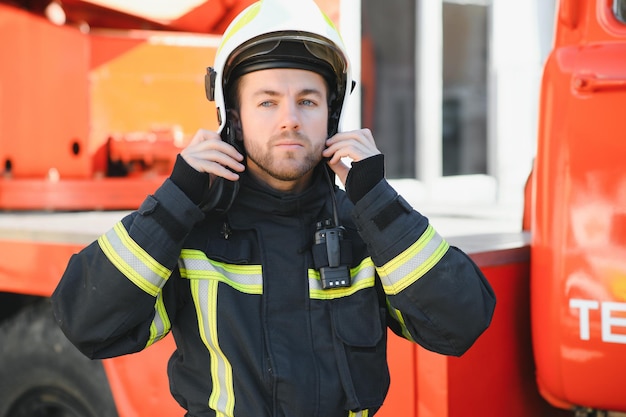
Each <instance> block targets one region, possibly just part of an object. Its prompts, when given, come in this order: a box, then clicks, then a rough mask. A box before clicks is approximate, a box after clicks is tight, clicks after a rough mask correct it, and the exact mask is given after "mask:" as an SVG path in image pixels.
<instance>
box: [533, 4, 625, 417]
mask: <svg viewBox="0 0 626 417" xmlns="http://www.w3.org/2000/svg"><path fill="white" fill-rule="evenodd" d="M625 14H626V0H562V1H561V2H560V4H559V10H558V13H557V15H558V20H557V28H556V32H555V45H554V49H553V51H552V53H551V55H550V56H549V58H548V60H547V63H546V66H545V72H544V75H543V83H542V91H541V102H540V114H539V137H538V147H537V158H536V167H535V169H536V171H535V174H536V175H535V178H534V187H535V190H536V193H535V201H534V206H533V207H534V209H533V216H532V217H533V220H532V222H533V224H532V225H531V228H532V230H533V233H532V252H531V265H532V266H531V274H532V275H531V300H532V301H531V302H532V307H531V308H532V326H533V329H532V330H533V332H532V336H533V348H534V353H535V358H536V365H537V382H538V385H539V389H540V391H541V393H542V395H543V396H544V397H545V398H546V399H547V400H548V401H549V402H550V403H552V404H553V405H556V406H559V407H563V408H574V407H578V406H580V407H585V408H591V409H596V410H609V411H626V396H625V395H624V386H625V384H626V373H624V369H625V368H626V111H625V110H626V23H625V22H626V17H625Z"/></svg>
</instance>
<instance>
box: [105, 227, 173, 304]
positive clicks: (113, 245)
mask: <svg viewBox="0 0 626 417" xmlns="http://www.w3.org/2000/svg"><path fill="white" fill-rule="evenodd" d="M98 244H99V245H100V248H101V249H102V251H103V252H104V254H105V255H106V257H107V258H108V259H109V261H111V263H112V264H113V265H115V267H116V268H117V269H118V270H119V271H120V272H121V273H122V274H124V276H125V277H126V278H128V279H129V280H130V281H132V282H133V284H135V285H136V286H138V287H139V288H141V289H142V290H143V291H145V292H147V293H148V294H150V295H152V296H153V297H156V296H157V294H158V293H159V291H160V289H161V288H163V286H164V285H165V282H167V279H168V278H169V276H170V275H171V273H172V271H171V270H169V269H167V268H166V267H164V266H163V265H161V264H160V263H159V262H157V261H156V260H155V259H154V258H153V257H152V256H150V254H148V252H146V251H145V250H144V249H143V248H141V247H140V246H139V245H138V244H137V242H135V241H134V240H133V239H132V238H131V237H130V236H129V235H128V232H127V231H126V229H125V228H124V225H123V224H122V222H118V223H117V224H116V225H115V226H114V227H113V228H112V229H111V230H109V231H108V232H106V233H105V234H104V235H102V236H100V238H98Z"/></svg>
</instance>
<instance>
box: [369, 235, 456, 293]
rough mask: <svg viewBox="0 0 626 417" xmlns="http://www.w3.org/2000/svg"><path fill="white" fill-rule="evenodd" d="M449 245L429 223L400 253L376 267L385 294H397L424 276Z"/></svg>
mask: <svg viewBox="0 0 626 417" xmlns="http://www.w3.org/2000/svg"><path fill="white" fill-rule="evenodd" d="M448 248H449V245H448V242H446V241H445V240H444V239H443V238H442V237H441V236H439V234H437V232H436V231H435V229H433V227H432V226H431V225H428V227H427V228H426V230H425V231H424V233H423V234H422V236H420V238H419V239H418V240H417V242H415V243H414V244H413V245H411V246H409V248H408V249H406V250H405V251H404V252H402V253H401V254H400V255H398V256H396V257H395V258H393V259H392V260H391V261H389V262H387V263H386V264H385V265H383V266H381V267H379V268H378V274H379V275H380V279H381V281H382V283H383V288H384V289H385V292H386V293H387V294H398V293H399V292H400V291H402V290H404V289H405V288H406V287H408V286H409V285H411V284H412V283H414V282H415V281H417V280H418V279H420V278H421V277H423V276H424V274H426V273H427V272H428V271H430V269H431V268H432V267H433V266H435V265H436V264H437V262H439V260H440V259H441V258H442V257H443V255H445V254H446V252H447V251H448Z"/></svg>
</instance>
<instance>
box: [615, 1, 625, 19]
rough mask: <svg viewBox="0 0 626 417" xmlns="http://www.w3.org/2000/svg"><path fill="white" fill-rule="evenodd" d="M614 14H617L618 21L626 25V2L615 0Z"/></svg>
mask: <svg viewBox="0 0 626 417" xmlns="http://www.w3.org/2000/svg"><path fill="white" fill-rule="evenodd" d="M613 13H615V17H617V20H619V21H620V22H622V23H626V0H614V1H613Z"/></svg>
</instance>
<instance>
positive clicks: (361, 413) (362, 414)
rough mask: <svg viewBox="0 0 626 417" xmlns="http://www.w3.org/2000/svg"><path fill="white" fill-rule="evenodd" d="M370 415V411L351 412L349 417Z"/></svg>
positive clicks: (366, 416)
mask: <svg viewBox="0 0 626 417" xmlns="http://www.w3.org/2000/svg"><path fill="white" fill-rule="evenodd" d="M369 415H370V412H369V410H361V411H350V412H349V413H348V417H368V416H369Z"/></svg>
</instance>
